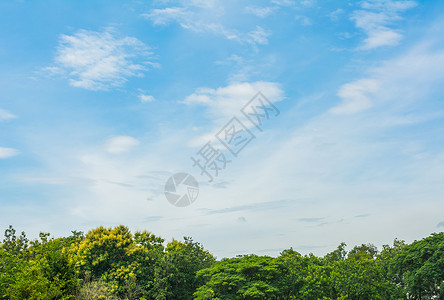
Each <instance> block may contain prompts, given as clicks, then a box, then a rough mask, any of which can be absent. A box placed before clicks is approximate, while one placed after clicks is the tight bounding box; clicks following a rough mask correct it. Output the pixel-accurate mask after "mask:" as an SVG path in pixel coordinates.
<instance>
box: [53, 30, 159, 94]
mask: <svg viewBox="0 0 444 300" xmlns="http://www.w3.org/2000/svg"><path fill="white" fill-rule="evenodd" d="M151 55H152V52H150V51H149V48H148V47H147V46H146V45H145V44H144V43H143V42H141V41H140V40H138V39H136V38H134V37H129V36H126V37H118V36H117V35H116V34H114V33H113V32H112V30H111V29H109V30H107V31H103V32H97V31H88V30H79V31H77V32H75V33H74V34H72V35H65V34H62V35H61V36H60V40H59V45H58V48H57V52H56V56H55V58H54V65H53V66H50V67H47V68H45V70H46V71H49V72H50V73H53V74H62V75H64V76H66V77H68V78H69V83H70V85H72V86H74V87H79V88H83V89H87V90H93V91H94V90H107V89H110V88H112V87H117V86H121V85H123V84H124V83H125V82H126V81H127V80H128V78H129V77H134V76H136V77H140V76H143V72H144V71H147V70H148V68H149V66H153V65H154V66H155V65H156V64H155V63H152V62H151V61H150V58H151Z"/></svg>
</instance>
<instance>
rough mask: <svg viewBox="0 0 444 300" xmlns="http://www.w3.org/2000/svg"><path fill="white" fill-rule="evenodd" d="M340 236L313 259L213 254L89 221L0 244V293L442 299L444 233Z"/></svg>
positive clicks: (188, 243)
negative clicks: (375, 238)
mask: <svg viewBox="0 0 444 300" xmlns="http://www.w3.org/2000/svg"><path fill="white" fill-rule="evenodd" d="M346 247H347V245H346V244H345V243H341V244H340V245H339V246H338V247H337V249H336V250H334V251H332V252H331V253H328V254H326V255H325V256H323V257H317V256H315V255H313V254H309V255H302V254H300V253H298V252H297V251H295V250H293V249H292V248H290V249H287V250H284V251H282V252H281V253H280V255H279V256H278V257H270V256H258V255H254V254H251V255H242V256H237V257H234V258H223V259H221V260H216V258H215V257H214V256H213V255H212V254H211V253H210V252H209V251H208V250H206V249H205V248H204V247H203V245H201V244H200V243H198V242H195V241H193V239H192V238H190V237H184V239H183V240H182V241H179V240H172V241H170V242H168V243H165V240H164V239H163V238H161V237H158V236H156V235H154V234H152V233H150V232H148V231H137V232H135V233H131V231H130V230H129V228H128V227H126V226H123V225H120V226H116V227H114V228H105V227H98V228H94V229H91V230H90V231H89V232H88V233H87V234H86V235H85V234H83V232H78V231H73V232H72V235H70V236H68V237H61V238H52V237H50V234H49V233H40V237H39V239H36V240H33V241H29V240H28V239H27V238H26V235H25V233H24V232H22V233H21V234H20V235H17V233H16V230H15V229H14V228H13V227H12V226H10V227H9V228H8V229H6V231H5V237H4V239H3V242H2V243H1V244H0V299H128V300H135V299H139V300H143V299H145V300H147V299H164V300H167V299H174V300H176V299H179V300H180V299H187V300H188V299H227V300H230V299H323V300H326V299H360V300H361V299H364V300H365V299H444V233H434V234H432V235H431V236H429V237H426V238H424V239H422V240H419V241H415V242H413V243H412V244H406V243H405V242H404V241H400V240H397V239H395V241H394V242H393V245H392V246H389V245H384V246H383V247H382V249H381V251H379V250H378V249H377V247H375V246H374V245H372V244H362V245H359V246H354V247H353V248H351V250H350V251H347V250H346Z"/></svg>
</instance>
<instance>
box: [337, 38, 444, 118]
mask: <svg viewBox="0 0 444 300" xmlns="http://www.w3.org/2000/svg"><path fill="white" fill-rule="evenodd" d="M434 44H435V43H434V42H430V41H427V42H423V43H418V44H417V46H416V47H414V48H413V49H411V50H410V51H409V52H407V53H405V54H403V55H401V56H399V57H398V58H397V59H392V60H390V61H386V62H383V63H381V65H380V66H378V67H374V68H370V69H369V70H368V72H369V73H370V75H369V76H368V77H365V78H361V79H358V80H355V81H352V82H349V83H346V84H344V85H342V86H341V87H340V88H339V91H338V93H337V95H338V96H339V97H340V98H341V99H342V101H341V103H339V104H338V105H337V106H335V107H333V108H331V109H330V110H329V111H330V112H331V113H333V114H338V115H341V114H343V115H347V114H355V113H359V112H362V111H365V110H366V109H368V108H370V107H373V106H375V105H376V106H381V105H389V104H391V105H397V106H408V105H410V104H411V103H412V102H415V101H416V102H417V101H420V100H422V99H426V96H425V95H427V93H430V92H431V91H433V89H434V87H435V86H437V84H438V83H440V82H442V80H444V75H443V73H442V69H443V68H444V63H443V62H444V52H443V51H435V50H432V49H433V47H434ZM395 100H396V101H395ZM400 100H402V101H400ZM434 113H435V112H434ZM427 115H429V116H432V115H433V114H430V113H427ZM414 119H415V120H418V119H419V120H421V119H422V118H414ZM409 120H410V121H411V118H409ZM409 120H405V121H401V120H400V119H399V118H398V117H396V118H395V120H392V121H388V120H386V122H388V123H393V124H395V123H403V122H405V123H409V122H410V121H409Z"/></svg>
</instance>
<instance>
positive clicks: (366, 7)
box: [351, 0, 416, 50]
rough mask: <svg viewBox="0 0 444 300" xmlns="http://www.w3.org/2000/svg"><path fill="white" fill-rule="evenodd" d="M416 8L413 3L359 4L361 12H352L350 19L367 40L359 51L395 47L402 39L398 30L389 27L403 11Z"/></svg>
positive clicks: (384, 2)
mask: <svg viewBox="0 0 444 300" xmlns="http://www.w3.org/2000/svg"><path fill="white" fill-rule="evenodd" d="M414 6H416V2H414V1H391V0H383V1H376V0H375V1H365V2H363V3H362V4H361V7H362V8H363V9H362V10H357V11H354V13H353V15H352V17H351V19H352V20H354V21H355V24H356V27H358V28H360V29H362V30H363V31H364V32H365V33H366V35H367V38H366V39H365V40H364V42H363V44H362V45H361V46H360V47H359V49H361V50H370V49H374V48H378V47H382V46H395V45H397V44H398V43H399V41H400V40H401V39H402V34H401V33H400V32H399V30H396V29H392V28H390V27H389V25H391V24H393V23H394V22H395V21H398V20H400V19H402V18H401V16H400V14H401V13H402V12H404V11H405V10H407V9H409V8H412V7H414Z"/></svg>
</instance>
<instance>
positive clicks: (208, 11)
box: [142, 1, 271, 47]
mask: <svg viewBox="0 0 444 300" xmlns="http://www.w3.org/2000/svg"><path fill="white" fill-rule="evenodd" d="M216 2H217V3H218V5H216ZM270 9H271V8H270ZM267 10H268V9H262V8H251V7H250V9H247V11H248V12H252V13H254V14H256V15H257V14H259V15H262V16H265V15H267V14H269V13H271V10H270V12H267ZM223 15H224V9H223V3H221V2H218V1H212V2H211V1H210V2H209V3H207V4H206V5H203V3H201V2H200V1H197V2H196V1H191V2H184V3H181V5H178V6H172V7H166V8H155V9H151V10H150V11H149V12H147V13H144V14H142V16H143V17H144V18H146V19H148V20H151V21H152V22H153V24H154V25H157V26H166V25H168V24H170V23H178V24H179V25H180V26H181V27H182V28H185V29H188V30H191V31H194V32H197V33H210V34H214V35H219V36H223V37H224V38H225V39H227V40H233V41H237V42H239V43H248V44H251V45H253V46H254V47H256V46H257V45H266V44H268V37H269V36H270V35H271V32H270V31H269V30H266V29H264V28H262V27H261V26H256V28H255V29H252V30H249V31H244V30H239V29H232V28H229V27H227V26H226V25H225V24H224V21H223V18H222V17H223Z"/></svg>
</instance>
